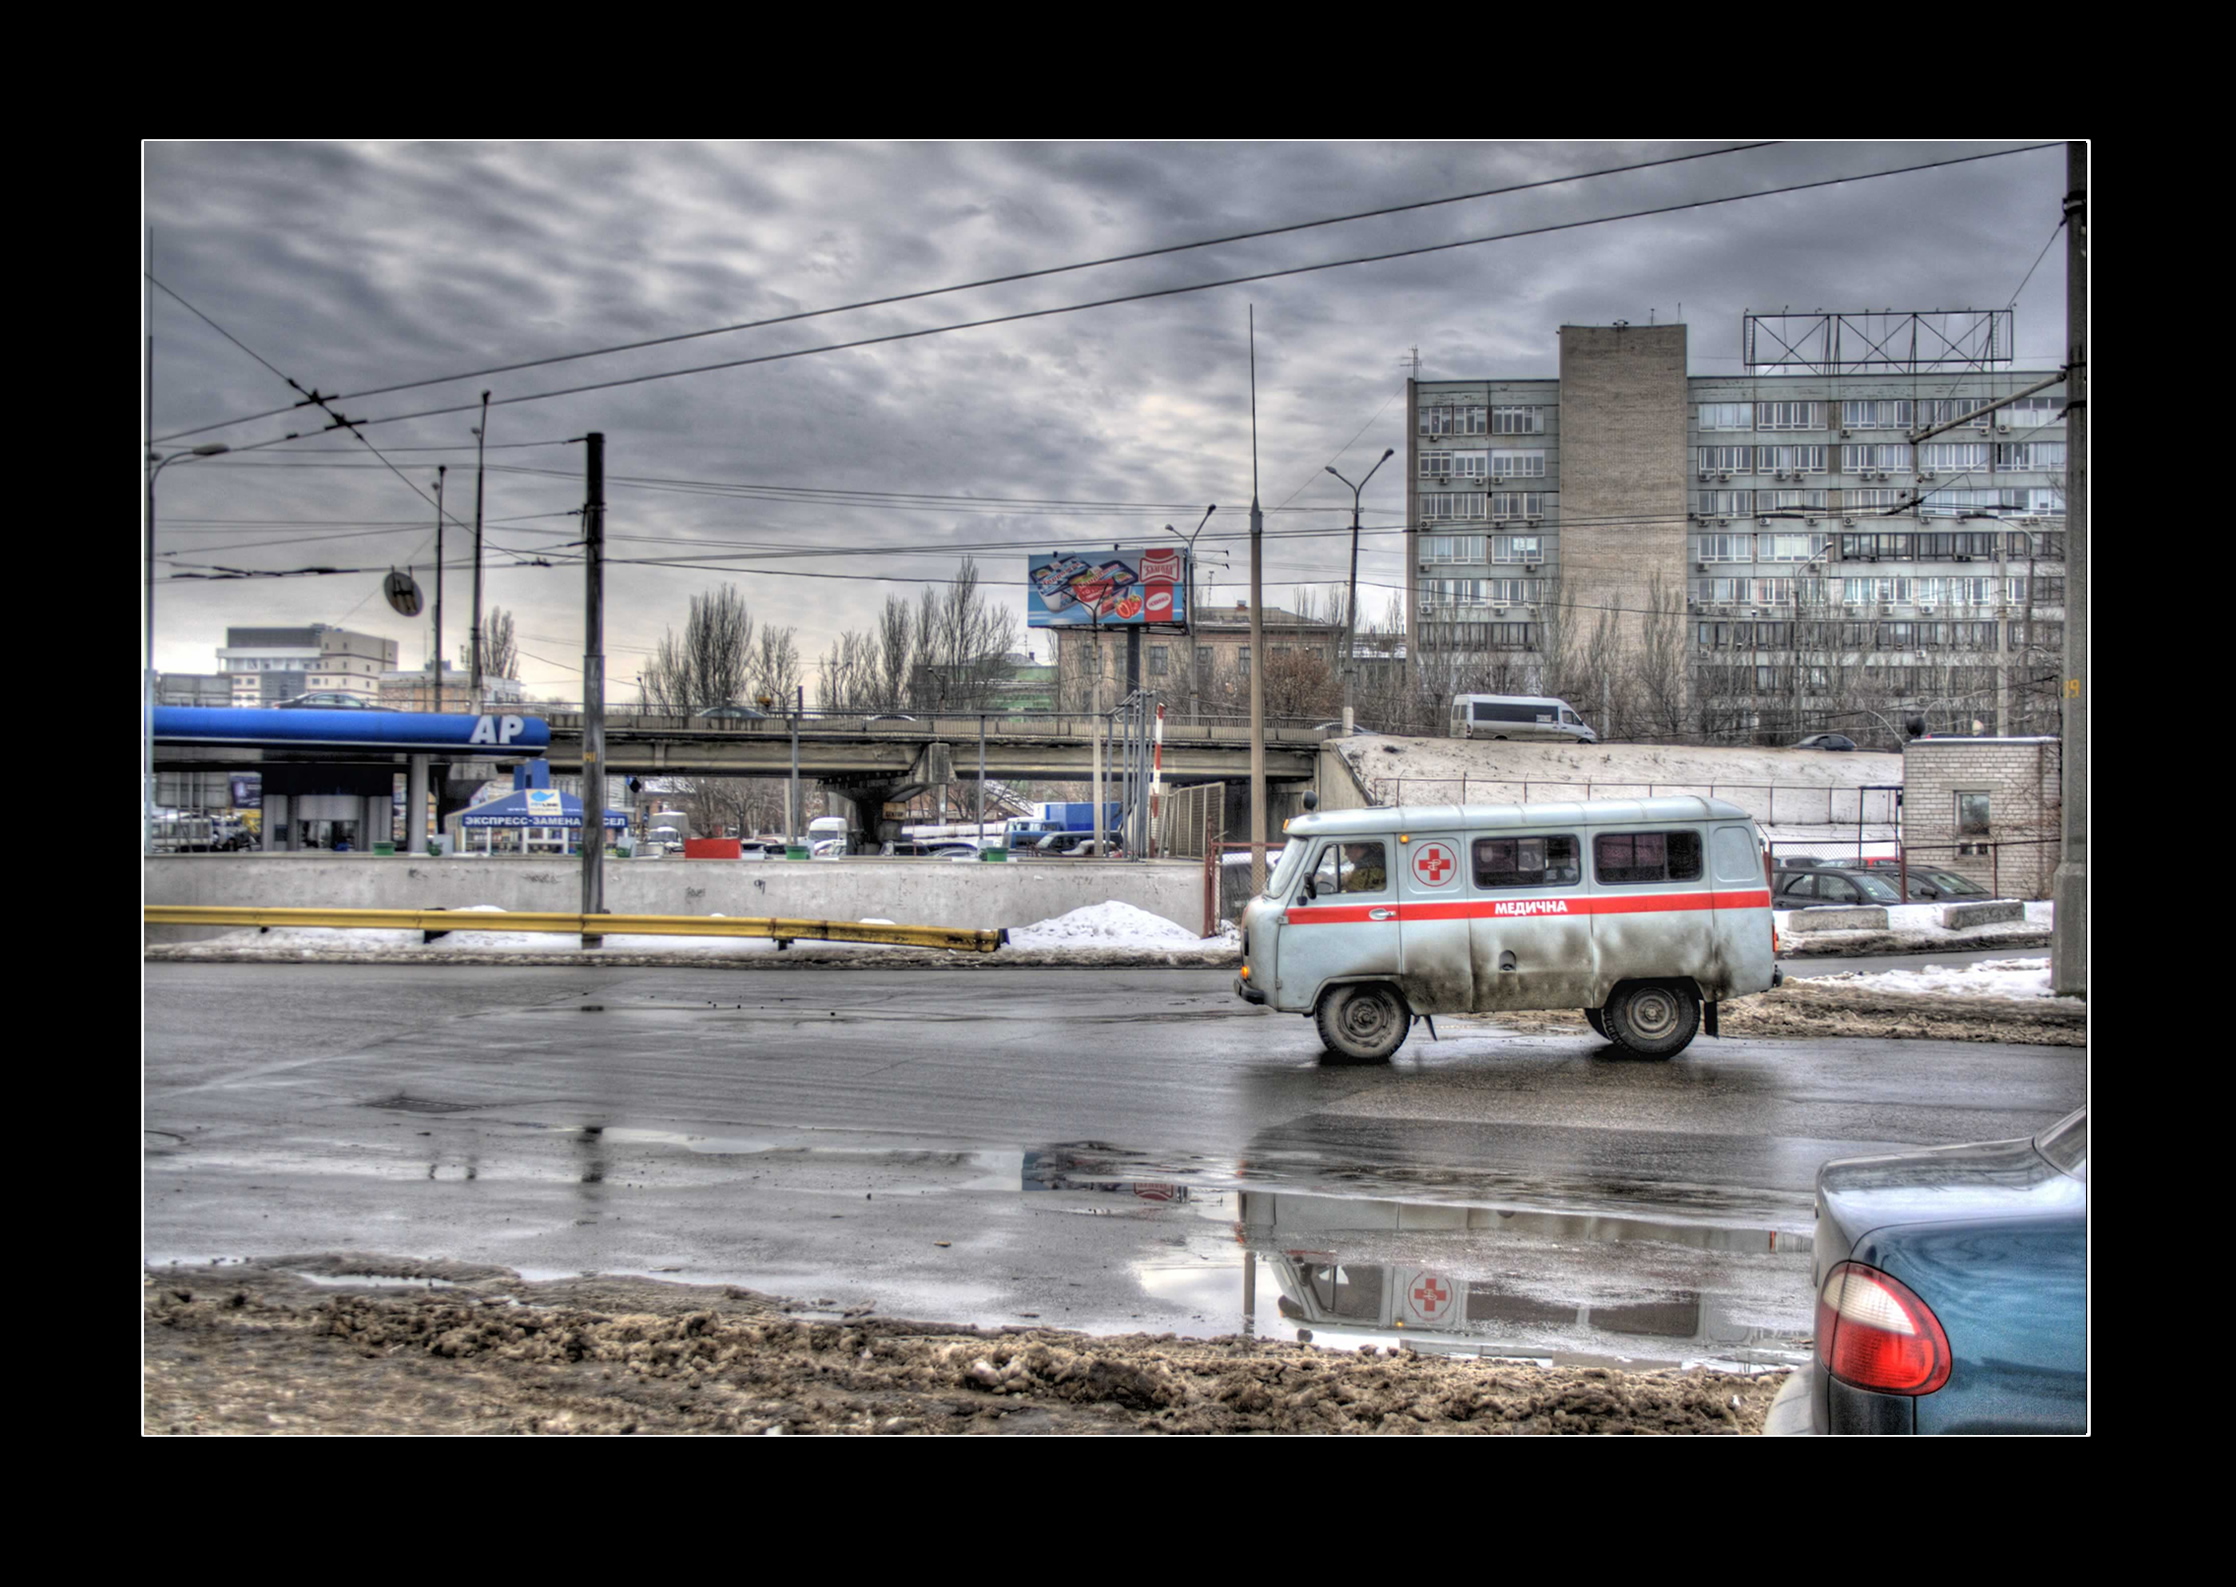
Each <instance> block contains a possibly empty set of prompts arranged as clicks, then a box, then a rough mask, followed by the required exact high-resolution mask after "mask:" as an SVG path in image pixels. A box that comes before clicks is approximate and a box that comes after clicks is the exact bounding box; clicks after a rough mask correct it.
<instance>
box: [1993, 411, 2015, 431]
mask: <svg viewBox="0 0 2236 1587" xmlns="http://www.w3.org/2000/svg"><path fill="white" fill-rule="evenodd" d="M1995 427H1996V428H1997V429H1998V430H2001V431H2002V432H2003V433H2004V434H2005V435H2009V434H2010V433H2011V421H2010V419H2009V418H2007V417H2004V416H2002V415H1998V416H1997V417H1996V421H1995Z"/></svg>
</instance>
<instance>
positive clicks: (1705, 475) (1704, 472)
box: [1700, 469, 1708, 481]
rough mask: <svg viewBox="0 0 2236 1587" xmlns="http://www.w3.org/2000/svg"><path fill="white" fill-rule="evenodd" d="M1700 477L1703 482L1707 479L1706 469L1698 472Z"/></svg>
mask: <svg viewBox="0 0 2236 1587" xmlns="http://www.w3.org/2000/svg"><path fill="white" fill-rule="evenodd" d="M1700 477H1701V479H1702V480H1703V481H1705V480H1706V479H1707V478H1708V471H1707V470H1706V469H1702V470H1701V471H1700Z"/></svg>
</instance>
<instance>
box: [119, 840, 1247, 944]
mask: <svg viewBox="0 0 2236 1587" xmlns="http://www.w3.org/2000/svg"><path fill="white" fill-rule="evenodd" d="M142 865H143V869H142V872H141V875H142V878H143V880H144V884H145V887H146V895H145V900H144V901H145V902H147V903H150V904H235V905H255V904H261V905H264V906H266V907H268V908H319V907H324V908H332V909H463V908H466V907H468V906H470V905H474V904H495V905H496V906H497V907H499V908H500V909H515V910H559V911H567V910H573V909H576V908H579V907H580V905H581V899H582V866H581V862H580V861H578V860H573V859H567V860H558V859H550V858H530V857H511V856H497V857H494V858H487V859H464V858H450V859H427V858H423V857H409V858H407V857H403V856H395V857H382V856H378V855H371V854H165V855H157V856H156V857H154V858H153V859H149V860H145V861H143V862H142ZM1111 899H1115V900H1117V901H1118V902H1120V903H1127V904H1132V905H1133V906H1134V907H1135V908H1137V909H1144V910H1147V911H1148V912H1149V913H1150V914H1152V915H1160V916H1162V917H1163V918H1165V919H1166V920H1170V921H1173V922H1174V923H1176V924H1178V925H1183V926H1186V927H1187V928H1188V929H1189V930H1190V931H1201V930H1202V929H1203V867H1202V865H1201V864H1199V863H1195V862H1192V861H1185V860H1174V861H1163V860H1143V861H1139V862H1131V861H1116V862H1098V861H1083V862H1063V861H1058V862H1047V861H1041V862H1033V861H1015V860H1012V861H1007V862H1004V863H1001V864H992V863H986V862H980V863H977V864H964V863H956V862H951V861H946V860H877V859H859V860H854V859H849V860H804V861H787V860H760V861H755V860H683V859H673V858H669V859H658V860H608V861H607V862H606V866H605V900H606V908H607V910H608V911H610V912H611V913H613V914H617V915H778V916H785V917H793V918H800V919H807V920H865V919H878V920H891V921H896V922H898V923H899V924H901V925H906V926H960V927H965V928H973V929H978V930H988V929H992V928H995V927H1014V926H1029V925H1031V924H1033V923H1034V922H1035V921H1040V920H1050V919H1053V918H1054V917H1056V916H1057V915H1062V914H1068V913H1070V912H1071V911H1072V910H1074V909H1078V908H1081V907H1083V906H1085V905H1088V904H1099V903H1103V902H1105V901H1106V900H1111ZM146 934H147V940H148V941H149V942H194V941H200V940H204V939H207V938H210V937H214V936H221V935H223V934H224V933H223V928H215V927H203V926H159V927H149V928H146Z"/></svg>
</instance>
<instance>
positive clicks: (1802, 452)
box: [1755, 404, 1825, 474]
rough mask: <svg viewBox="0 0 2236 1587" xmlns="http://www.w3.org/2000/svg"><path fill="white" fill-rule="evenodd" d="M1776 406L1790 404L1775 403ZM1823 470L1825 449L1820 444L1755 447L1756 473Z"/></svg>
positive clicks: (1803, 472) (1814, 471)
mask: <svg viewBox="0 0 2236 1587" xmlns="http://www.w3.org/2000/svg"><path fill="white" fill-rule="evenodd" d="M1776 406H1791V404H1777V405H1776ZM1824 471H1825V449H1824V448H1823V447H1821V446H1758V447H1756V448H1755V472H1756V473H1758V474H1789V473H1790V474H1822V473H1823V472H1824Z"/></svg>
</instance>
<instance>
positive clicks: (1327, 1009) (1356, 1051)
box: [1313, 984, 1413, 1064]
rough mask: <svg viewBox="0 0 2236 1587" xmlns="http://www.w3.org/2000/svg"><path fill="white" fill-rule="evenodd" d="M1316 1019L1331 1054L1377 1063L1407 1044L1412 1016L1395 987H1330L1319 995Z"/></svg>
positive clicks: (1322, 1038) (1353, 1060) (1321, 1036)
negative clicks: (1407, 1033) (1406, 1037)
mask: <svg viewBox="0 0 2236 1587" xmlns="http://www.w3.org/2000/svg"><path fill="white" fill-rule="evenodd" d="M1313 1020H1314V1023H1316V1024H1317V1025H1318V1026H1319V1028H1320V1040H1321V1041H1323V1042H1325V1043H1326V1044H1327V1048H1328V1051H1329V1052H1331V1053H1334V1054H1335V1055H1336V1056H1338V1057H1341V1058H1347V1059H1349V1060H1350V1061H1351V1062H1353V1063H1368V1064H1378V1063H1384V1062H1387V1061H1388V1059H1389V1057H1390V1055H1391V1054H1392V1053H1394V1052H1396V1051H1397V1050H1398V1049H1399V1048H1400V1047H1402V1046H1404V1045H1405V1036H1406V1032H1407V1030H1408V1029H1409V1028H1410V1027H1411V1026H1412V1023H1413V1013H1412V1010H1410V1009H1408V1008H1407V1007H1406V1006H1405V999H1404V998H1402V997H1400V996H1398V992H1397V988H1396V987H1393V986H1384V985H1379V984H1377V985H1370V986H1331V987H1329V988H1328V989H1327V991H1325V992H1323V993H1321V994H1320V1005H1319V1007H1318V1008H1317V1009H1316V1010H1314V1013H1313Z"/></svg>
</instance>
